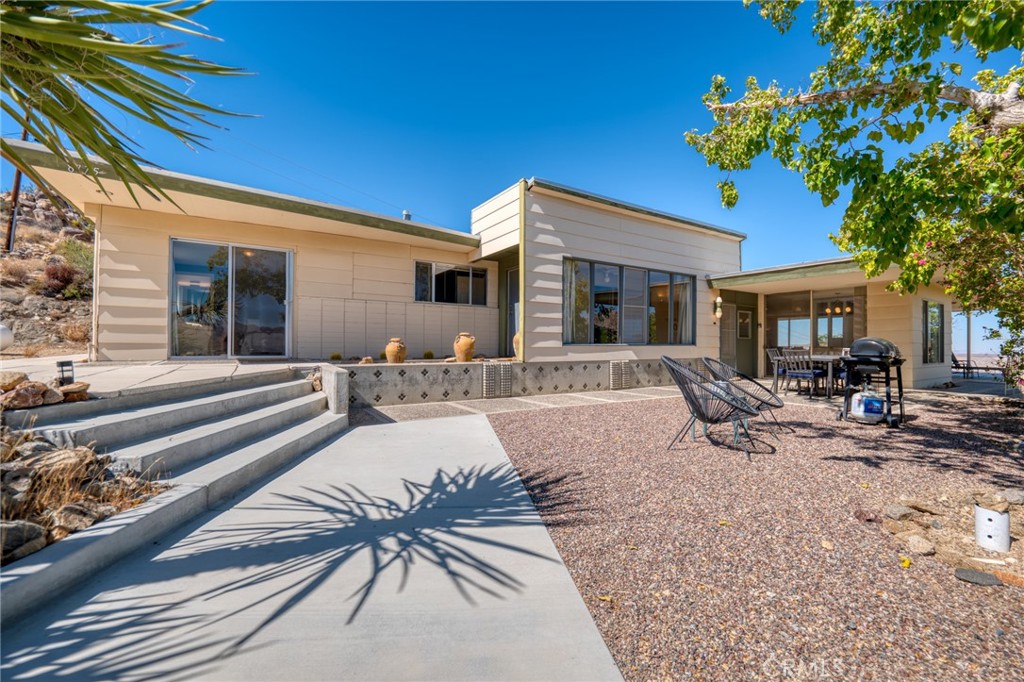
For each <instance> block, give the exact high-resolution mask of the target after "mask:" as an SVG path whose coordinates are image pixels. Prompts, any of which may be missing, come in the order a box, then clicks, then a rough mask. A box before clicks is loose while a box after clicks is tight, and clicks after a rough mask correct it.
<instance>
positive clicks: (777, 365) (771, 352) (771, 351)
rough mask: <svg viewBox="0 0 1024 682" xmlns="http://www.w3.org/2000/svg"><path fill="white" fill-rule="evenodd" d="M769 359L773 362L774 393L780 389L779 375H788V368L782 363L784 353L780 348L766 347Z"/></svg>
mask: <svg viewBox="0 0 1024 682" xmlns="http://www.w3.org/2000/svg"><path fill="white" fill-rule="evenodd" d="M764 352H765V353H767V354H768V360H769V361H770V362H771V363H772V393H774V392H775V391H777V390H779V377H784V376H786V368H785V366H784V365H783V364H782V354H781V353H780V352H779V349H778V348H765V349H764Z"/></svg>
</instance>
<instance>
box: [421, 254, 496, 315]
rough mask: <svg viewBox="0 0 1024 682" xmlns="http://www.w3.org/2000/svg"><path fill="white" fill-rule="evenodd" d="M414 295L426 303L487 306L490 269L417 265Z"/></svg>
mask: <svg viewBox="0 0 1024 682" xmlns="http://www.w3.org/2000/svg"><path fill="white" fill-rule="evenodd" d="M415 296H416V300H417V301H421V302H424V303H461V304H463V305H487V270H485V269H483V268H473V267H470V266H468V265H447V264H444V263H420V262H417V263H416V285H415Z"/></svg>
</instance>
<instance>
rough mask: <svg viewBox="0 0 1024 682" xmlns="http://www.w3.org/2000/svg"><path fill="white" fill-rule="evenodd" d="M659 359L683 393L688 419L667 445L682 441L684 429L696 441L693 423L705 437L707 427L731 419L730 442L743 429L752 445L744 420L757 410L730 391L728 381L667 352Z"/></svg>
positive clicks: (706, 435) (753, 414) (752, 440)
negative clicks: (709, 375)
mask: <svg viewBox="0 0 1024 682" xmlns="http://www.w3.org/2000/svg"><path fill="white" fill-rule="evenodd" d="M661 362H662V364H664V365H665V368H666V369H668V373H669V375H671V377H672V380H673V381H675V383H676V386H678V387H679V392H680V393H682V394H683V400H684V401H685V402H686V406H687V408H689V410H690V418H689V419H688V420H687V422H686V424H684V425H683V428H681V429H679V433H677V434H676V435H675V437H674V438H673V439H672V442H671V443H669V447H670V448H671V447H672V446H673V445H675V444H676V443H677V442H679V441H680V440H682V437H683V434H684V433H686V431H687V430H689V431H690V438H691V439H692V440H694V441H696V440H697V422H700V423H701V424H702V425H703V426H704V436H705V437H708V428H709V427H711V426H714V425H715V424H724V423H725V422H732V438H733V444H736V443H738V442H739V431H740V428H742V429H743V433H744V434H745V435H746V437H747V440H749V441H750V444H751V445H753V444H754V439H753V438H751V437H750V432H749V431H748V430H747V424H746V422H747V419H749V418H750V417H756V416H757V414H758V411H757V410H756V409H755V408H753V407H751V406H750V404H748V403H747V401H746V400H744V399H743V398H741V397H740V396H739V395H737V394H736V393H735V392H733V390H732V389H731V387H730V386H729V382H727V381H717V380H713V379H711V378H708V377H705V376H703V375H701V374H700V373H698V372H696V371H694V370H693V369H691V368H690V367H687V366H686V365H684V364H682V363H681V362H679V361H677V360H673V359H672V358H670V357H668V356H667V355H663V356H661Z"/></svg>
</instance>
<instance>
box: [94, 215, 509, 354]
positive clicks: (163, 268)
mask: <svg viewBox="0 0 1024 682" xmlns="http://www.w3.org/2000/svg"><path fill="white" fill-rule="evenodd" d="M97 222H98V238H97V243H98V254H97V293H96V304H95V308H96V311H95V315H96V319H97V323H98V333H97V338H96V344H95V345H96V357H97V359H101V360H120V361H128V360H162V359H165V358H167V357H168V354H169V351H170V349H169V339H168V316H169V302H168V285H169V280H170V243H171V239H172V238H180V239H195V240H202V241H212V242H230V243H235V244H245V245H250V246H255V247H270V248H281V249H288V250H290V251H291V252H292V253H293V254H294V257H293V288H292V294H293V299H292V300H293V308H292V322H293V324H292V327H293V338H292V349H293V354H295V355H296V356H298V357H304V358H311V359H319V358H325V357H329V356H330V355H331V354H332V353H340V354H341V355H342V356H343V357H352V356H359V357H362V356H364V355H372V356H373V357H374V358H376V357H377V355H378V354H379V353H380V351H382V350H383V348H384V345H386V344H387V341H388V339H389V338H391V337H392V336H403V337H404V336H409V337H410V339H409V341H411V343H408V342H407V345H409V350H410V353H412V354H413V355H414V356H415V355H420V354H422V352H423V350H426V349H427V348H430V349H431V350H433V351H434V352H435V353H436V354H437V355H438V356H439V357H442V356H444V355H448V354H451V350H450V349H451V344H452V342H453V341H454V339H455V335H456V334H457V333H458V332H459V331H470V332H472V333H474V334H476V335H477V338H478V348H479V349H480V352H483V353H486V354H488V355H495V354H497V328H498V310H497V302H498V281H497V279H498V277H497V272H498V267H497V264H496V263H494V262H490V261H480V262H476V263H473V267H475V268H476V267H480V268H486V269H487V271H488V290H487V295H488V299H487V300H488V304H489V305H488V306H486V307H478V306H473V309H474V312H473V313H472V314H470V315H469V317H468V318H467V317H466V316H464V317H463V319H462V320H459V319H458V314H457V313H456V317H455V318H454V319H452V320H450V323H448V324H443V325H439V326H437V327H436V328H435V327H431V332H432V333H433V334H434V336H433V337H430V338H429V339H428V336H427V330H426V320H427V319H430V318H436V319H442V318H444V319H448V318H450V315H444V314H443V313H442V312H441V311H442V309H449V308H451V309H459V308H464V307H465V308H469V306H452V305H444V304H423V303H417V302H415V301H413V295H414V289H413V280H414V277H415V261H416V260H417V259H419V260H428V261H431V262H443V263H449V264H453V265H465V264H468V262H469V254H468V253H462V252H453V251H445V250H436V249H431V248H427V247H413V246H409V245H407V244H393V243H389V242H387V241H374V240H368V239H359V238H355V237H345V236H338V235H327V234H323V233H319V232H307V231H302V230H293V229H283V228H279V227H269V226H265V225H252V224H244V223H238V222H229V221H222V220H212V219H206V218H196V217H192V216H184V215H183V216H168V215H166V214H161V213H156V212H153V211H142V210H137V209H126V208H114V207H104V208H103V210H102V213H101V214H100V216H99V217H98V221H97ZM460 321H461V322H463V323H465V324H467V325H468V328H465V329H460V328H459V323H460ZM485 322H486V323H487V324H489V325H490V327H493V330H492V329H490V328H488V329H478V327H479V325H481V324H483V323H485ZM492 337H493V340H492ZM428 341H429V345H428Z"/></svg>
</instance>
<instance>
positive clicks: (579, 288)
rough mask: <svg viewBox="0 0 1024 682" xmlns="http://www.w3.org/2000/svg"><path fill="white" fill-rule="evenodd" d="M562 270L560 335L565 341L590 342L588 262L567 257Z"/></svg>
mask: <svg viewBox="0 0 1024 682" xmlns="http://www.w3.org/2000/svg"><path fill="white" fill-rule="evenodd" d="M562 272H563V275H564V280H565V290H564V291H563V292H562V300H563V303H564V305H563V309H564V310H565V313H564V318H563V320H562V326H563V334H562V337H563V339H564V340H565V342H566V343H590V263H585V262H583V261H576V260H568V259H567V260H566V261H565V263H564V265H563V266H562Z"/></svg>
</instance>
